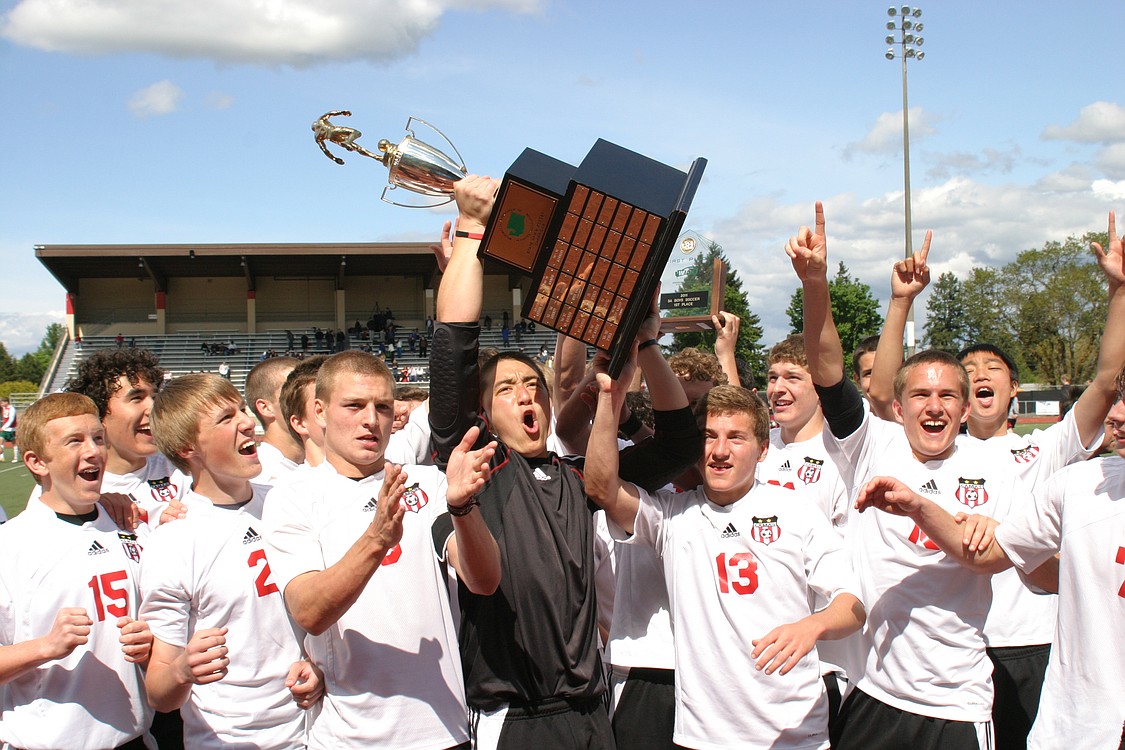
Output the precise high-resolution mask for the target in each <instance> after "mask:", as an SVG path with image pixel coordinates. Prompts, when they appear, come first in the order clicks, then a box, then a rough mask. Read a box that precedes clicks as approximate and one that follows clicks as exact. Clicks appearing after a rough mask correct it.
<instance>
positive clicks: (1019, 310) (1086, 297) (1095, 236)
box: [1003, 233, 1107, 383]
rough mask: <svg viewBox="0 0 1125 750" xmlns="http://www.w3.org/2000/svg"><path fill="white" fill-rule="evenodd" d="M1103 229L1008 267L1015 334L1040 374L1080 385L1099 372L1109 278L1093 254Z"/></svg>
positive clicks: (1020, 257)
mask: <svg viewBox="0 0 1125 750" xmlns="http://www.w3.org/2000/svg"><path fill="white" fill-rule="evenodd" d="M1105 238H1106V235H1105V234H1104V233H1101V234H1099V233H1087V234H1086V235H1084V236H1083V237H1082V238H1077V237H1073V236H1072V237H1068V238H1067V239H1066V241H1065V242H1063V243H1059V242H1048V243H1046V244H1045V245H1044V246H1043V247H1042V248H1038V249H1033V250H1025V251H1024V252H1022V253H1020V254H1019V255H1018V256H1017V257H1016V259H1015V261H1013V262H1012V263H1009V264H1008V265H1007V266H1005V267H1004V273H1003V275H1004V277H1005V279H1006V285H1007V291H1008V300H1007V301H1008V305H1009V306H1010V308H1012V309H1014V310H1015V311H1016V316H1015V323H1016V326H1015V329H1014V330H1015V332H1016V334H1017V335H1018V337H1019V339H1020V340H1021V341H1022V342H1024V344H1025V355H1026V357H1027V360H1028V364H1030V365H1031V366H1032V367H1033V368H1035V370H1036V372H1037V374H1038V375H1039V377H1040V378H1042V379H1044V380H1046V381H1047V382H1051V383H1058V382H1060V381H1061V378H1062V377H1063V376H1067V377H1069V378H1070V379H1071V381H1072V382H1075V383H1078V382H1083V381H1085V380H1088V379H1090V378H1092V377H1093V376H1094V369H1095V367H1096V365H1097V359H1098V349H1099V347H1100V345H1101V338H1102V331H1103V330H1105V316H1106V307H1107V299H1106V281H1105V276H1104V275H1103V274H1102V272H1101V270H1100V269H1099V268H1098V265H1097V261H1095V260H1094V258H1093V255H1092V254H1091V252H1090V249H1089V247H1090V242H1091V241H1098V242H1100V243H1102V244H1103V245H1104V244H1105Z"/></svg>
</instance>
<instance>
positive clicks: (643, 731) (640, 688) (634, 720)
mask: <svg viewBox="0 0 1125 750" xmlns="http://www.w3.org/2000/svg"><path fill="white" fill-rule="evenodd" d="M619 669H620V668H619ZM675 728H676V671H675V670H673V669H652V668H648V667H632V668H631V669H629V670H628V677H626V678H625V684H624V686H623V687H622V688H621V697H620V698H619V699H618V701H617V705H616V706H615V707H614V709H613V737H614V739H615V740H616V741H617V748H618V750H670V749H671V748H673V747H675V745H674V744H673V743H672V732H673V731H674V730H675Z"/></svg>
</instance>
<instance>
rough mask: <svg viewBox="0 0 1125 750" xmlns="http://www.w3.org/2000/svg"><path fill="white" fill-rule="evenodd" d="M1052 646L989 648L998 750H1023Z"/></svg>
mask: <svg viewBox="0 0 1125 750" xmlns="http://www.w3.org/2000/svg"><path fill="white" fill-rule="evenodd" d="M1050 657H1051V644H1049V643H1048V644H1045V645H1042V646H1012V647H1003V648H989V649H988V658H989V659H991V660H992V667H993V669H992V685H993V687H994V689H995V690H996V699H995V702H993V704H992V726H993V728H994V729H995V731H996V747H997V750H1008V749H1009V748H1013V749H1015V750H1023V748H1025V747H1027V733H1028V732H1030V731H1031V725H1032V724H1033V723H1035V715H1036V714H1037V713H1038V712H1039V694H1040V693H1042V692H1043V678H1044V676H1045V675H1046V673H1047V661H1048V659H1050Z"/></svg>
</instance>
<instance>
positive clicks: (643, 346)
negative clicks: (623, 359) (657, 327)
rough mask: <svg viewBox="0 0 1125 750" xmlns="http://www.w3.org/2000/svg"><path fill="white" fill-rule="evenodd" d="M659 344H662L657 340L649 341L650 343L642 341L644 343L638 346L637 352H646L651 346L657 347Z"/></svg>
mask: <svg viewBox="0 0 1125 750" xmlns="http://www.w3.org/2000/svg"><path fill="white" fill-rule="evenodd" d="M659 343H660V342H659V341H657V340H656V339H649V340H648V341H642V342H641V343H640V344H639V345H638V346H637V351H638V352H639V351H643V350H645V349H647V348H649V347H650V346H656V345H657V344H659Z"/></svg>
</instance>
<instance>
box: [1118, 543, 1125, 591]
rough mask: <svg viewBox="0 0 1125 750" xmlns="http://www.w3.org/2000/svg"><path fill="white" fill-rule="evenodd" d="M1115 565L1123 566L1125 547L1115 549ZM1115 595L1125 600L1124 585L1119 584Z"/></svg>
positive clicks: (1124, 562)
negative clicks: (1119, 586)
mask: <svg viewBox="0 0 1125 750" xmlns="http://www.w3.org/2000/svg"><path fill="white" fill-rule="evenodd" d="M1117 564H1118V565H1125V547H1118V548H1117ZM1117 595H1118V596H1120V597H1122V598H1125V583H1123V584H1121V588H1120V589H1118V590H1117Z"/></svg>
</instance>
